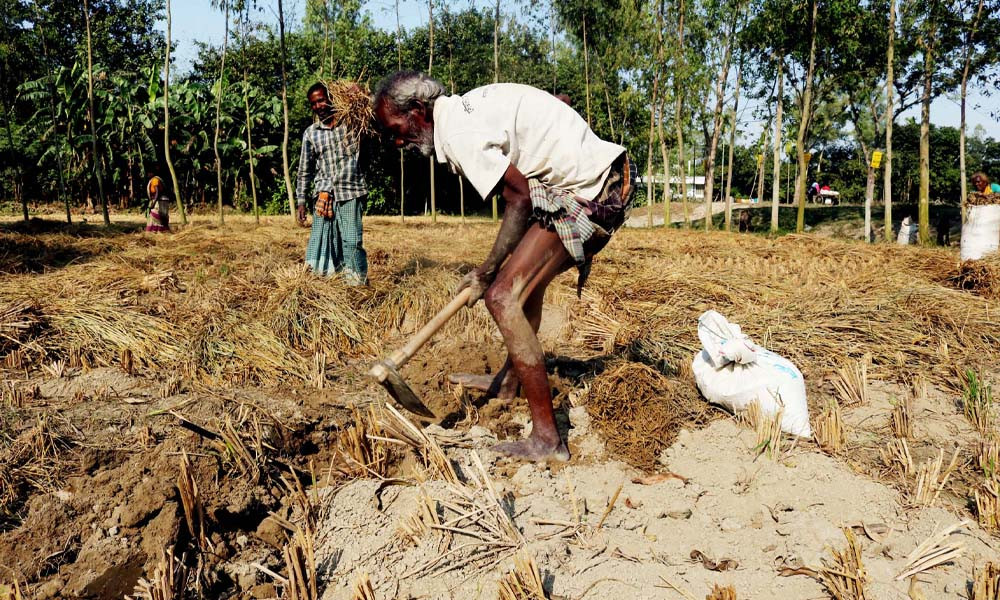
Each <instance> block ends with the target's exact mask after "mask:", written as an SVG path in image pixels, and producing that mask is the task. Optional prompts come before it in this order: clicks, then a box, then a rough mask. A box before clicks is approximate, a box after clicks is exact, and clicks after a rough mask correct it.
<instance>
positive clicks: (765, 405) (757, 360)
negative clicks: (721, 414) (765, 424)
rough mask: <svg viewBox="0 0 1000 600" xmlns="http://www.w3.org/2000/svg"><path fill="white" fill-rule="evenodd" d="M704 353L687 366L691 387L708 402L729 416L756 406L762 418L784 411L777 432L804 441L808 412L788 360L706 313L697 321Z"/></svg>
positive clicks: (799, 379)
mask: <svg viewBox="0 0 1000 600" xmlns="http://www.w3.org/2000/svg"><path fill="white" fill-rule="evenodd" d="M698 338H699V339H700V340H701V342H702V344H703V345H704V346H705V348H704V349H703V350H702V351H701V352H699V353H698V354H696V355H695V357H694V360H693V361H692V363H691V370H692V371H693V372H694V380H695V383H697V384H698V389H699V390H701V393H702V394H703V395H704V396H705V398H707V399H708V401H709V402H712V403H714V404H719V405H721V406H723V407H725V408H727V409H729V410H731V411H732V412H734V413H737V412H742V411H744V410H746V409H747V407H748V406H750V404H752V403H753V402H754V401H756V402H757V403H758V404H759V405H760V409H761V412H762V413H763V414H765V415H775V414H777V412H778V409H779V408H783V411H784V412H783V413H782V416H781V430H782V431H784V432H786V433H790V434H793V435H799V436H803V437H809V436H811V435H812V430H811V428H810V427H809V407H808V405H807V404H806V385H805V380H804V379H803V378H802V373H801V372H799V370H798V369H797V368H796V367H795V365H793V364H792V363H791V362H790V361H788V360H787V359H785V358H783V357H781V356H778V355H777V354H775V353H773V352H771V351H769V350H765V349H764V348H761V347H760V346H758V345H756V344H754V343H753V342H752V341H751V340H750V338H748V337H747V336H745V335H744V334H743V333H742V331H741V330H740V327H739V325H736V324H734V323H730V322H729V321H727V320H726V318H725V317H723V316H722V315H720V314H719V313H717V312H715V311H714V310H710V311H708V312H706V313H704V314H702V315H701V317H700V318H699V319H698Z"/></svg>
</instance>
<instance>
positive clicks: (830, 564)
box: [820, 527, 868, 600]
mask: <svg viewBox="0 0 1000 600" xmlns="http://www.w3.org/2000/svg"><path fill="white" fill-rule="evenodd" d="M844 537H846V538H847V547H846V548H844V549H843V550H836V549H831V554H832V559H830V560H827V559H824V561H823V568H822V569H820V582H821V583H822V584H823V587H825V588H826V591H827V592H829V593H830V596H831V597H833V598H834V600H865V599H866V598H868V595H867V593H866V591H865V586H866V585H867V583H868V573H867V571H866V570H865V565H864V562H863V561H862V560H861V545H860V544H859V543H858V539H857V537H855V535H854V531H853V530H851V528H849V527H845V528H844Z"/></svg>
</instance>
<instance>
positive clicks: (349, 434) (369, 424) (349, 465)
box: [335, 405, 389, 477]
mask: <svg viewBox="0 0 1000 600" xmlns="http://www.w3.org/2000/svg"><path fill="white" fill-rule="evenodd" d="M384 435H385V433H384V432H383V431H382V426H381V424H380V419H379V417H378V415H376V414H375V406H374V405H370V406H369V407H368V410H367V411H364V412H362V411H359V410H357V409H355V410H354V419H353V423H352V424H351V425H350V426H349V427H347V428H346V429H345V430H344V431H343V433H341V434H340V437H339V439H338V442H337V445H338V452H337V457H338V459H339V463H340V464H338V465H337V467H336V468H335V470H336V471H337V472H338V473H340V474H341V475H344V476H347V477H368V476H374V477H385V476H386V475H387V474H388V471H389V444H388V442H386V441H385V437H384Z"/></svg>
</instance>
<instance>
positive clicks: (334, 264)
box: [295, 83, 368, 285]
mask: <svg viewBox="0 0 1000 600" xmlns="http://www.w3.org/2000/svg"><path fill="white" fill-rule="evenodd" d="M306 96H307V97H308V99H309V106H310V108H311V109H312V111H313V114H314V115H316V117H317V119H318V120H317V121H316V122H315V123H313V124H312V125H310V126H309V127H307V128H306V130H305V132H303V134H302V154H301V158H300V160H299V174H298V177H297V179H296V186H295V201H296V204H297V205H298V221H299V225H302V226H303V227H305V225H306V203H307V202H311V203H313V204H314V211H313V223H312V231H311V232H310V234H309V243H308V245H307V246H306V264H307V265H309V268H310V269H312V271H313V273H316V274H317V275H323V276H327V275H333V274H335V273H341V274H342V275H343V277H344V280H345V281H346V282H347V284H348V285H365V284H367V283H368V254H367V253H366V252H365V248H364V245H363V240H362V229H361V215H362V214H363V213H364V209H365V200H366V198H367V195H368V187H367V186H366V185H365V177H364V169H363V161H362V159H361V146H362V141H361V139H360V137H359V136H358V135H355V134H353V133H352V132H351V131H350V130H349V129H348V127H347V125H345V124H343V123H339V124H338V123H335V122H334V121H335V118H334V117H335V116H336V115H335V114H334V111H333V106H332V105H331V103H330V98H329V92H328V91H327V89H326V86H325V85H323V84H322V83H314V84H313V85H312V87H310V88H309V91H308V93H307V94H306Z"/></svg>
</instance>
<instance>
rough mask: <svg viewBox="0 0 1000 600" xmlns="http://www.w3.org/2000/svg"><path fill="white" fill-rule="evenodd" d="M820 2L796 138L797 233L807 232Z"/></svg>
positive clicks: (814, 7)
mask: <svg viewBox="0 0 1000 600" xmlns="http://www.w3.org/2000/svg"><path fill="white" fill-rule="evenodd" d="M818 9H819V0H812V17H811V18H810V19H809V69H808V71H806V89H805V93H804V94H803V95H802V109H801V110H800V111H799V112H800V114H799V133H798V137H797V138H796V144H795V155H796V158H797V159H798V165H799V168H798V173H796V174H795V196H796V200H798V205H799V211H798V216H797V217H796V219H795V231H797V232H798V233H802V231H804V230H805V223H806V221H805V219H806V177H807V174H808V171H807V169H808V168H809V163H808V160H807V159H806V134H807V133H808V131H809V125H810V124H811V123H812V115H813V74H814V73H815V72H816V14H817V12H818Z"/></svg>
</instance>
